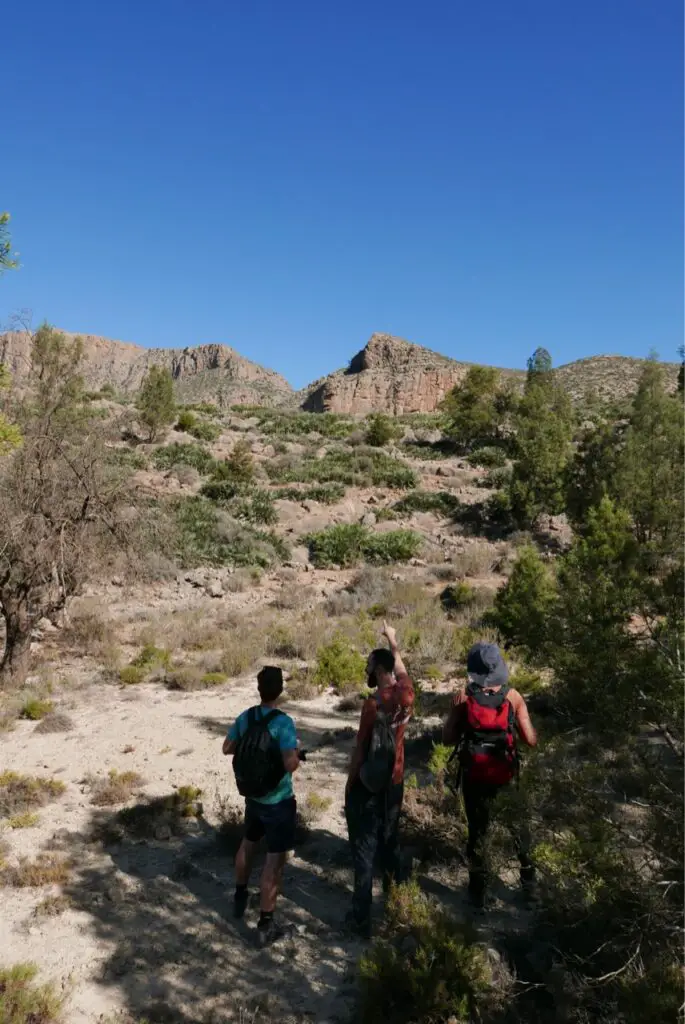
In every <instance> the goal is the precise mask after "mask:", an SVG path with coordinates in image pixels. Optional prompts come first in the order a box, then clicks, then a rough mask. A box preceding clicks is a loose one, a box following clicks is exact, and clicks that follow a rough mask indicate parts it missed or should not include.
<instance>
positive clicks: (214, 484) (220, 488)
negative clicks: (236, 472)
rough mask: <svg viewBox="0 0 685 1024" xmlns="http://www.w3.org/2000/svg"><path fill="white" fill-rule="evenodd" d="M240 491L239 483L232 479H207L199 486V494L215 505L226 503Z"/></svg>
mask: <svg viewBox="0 0 685 1024" xmlns="http://www.w3.org/2000/svg"><path fill="white" fill-rule="evenodd" d="M240 492H241V485H240V484H238V483H236V482H235V481H234V480H208V481H207V483H206V484H203V485H202V487H201V488H200V494H201V495H203V497H205V498H209V500H210V501H214V502H216V504H217V505H226V504H228V503H229V502H231V501H232V500H233V498H235V497H237V496H238V494H240Z"/></svg>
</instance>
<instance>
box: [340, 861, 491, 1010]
mask: <svg viewBox="0 0 685 1024" xmlns="http://www.w3.org/2000/svg"><path fill="white" fill-rule="evenodd" d="M359 973H360V982H361V994H360V1006H359V1013H358V1014H357V1015H356V1019H357V1020H358V1021H359V1022H360V1024H376V1022H377V1021H379V1020H382V1021H384V1024H415V1022H419V1021H421V1022H426V1024H429V1022H436V1024H437V1022H442V1021H447V1020H448V1018H449V1019H450V1020H452V1019H453V1020H455V1021H457V1022H458V1024H466V1022H467V1021H472V1020H482V1019H483V1017H484V1015H485V1014H486V1013H487V1012H488V1011H494V1010H495V1008H496V1006H497V1004H498V1003H499V1002H500V1001H502V1000H503V997H504V993H502V992H501V991H498V990H497V989H496V987H495V986H494V984H493V976H492V968H491V967H490V964H489V961H488V958H487V954H486V951H485V949H484V947H483V945H482V944H478V945H476V944H475V943H474V942H473V941H472V939H471V936H470V935H469V933H468V930H467V928H466V926H464V925H462V924H460V923H458V922H457V921H455V920H454V919H453V918H452V917H451V916H450V915H449V914H448V913H447V912H446V911H445V910H444V909H443V908H442V907H441V906H437V905H435V904H433V903H431V902H430V901H429V899H428V897H427V896H425V895H424V894H423V893H422V892H421V889H420V887H419V884H418V882H416V881H411V882H408V883H406V884H405V885H398V886H393V887H392V889H391V892H390V896H389V899H388V901H387V904H386V927H385V936H384V937H383V938H381V939H378V940H376V941H375V942H374V944H373V946H372V947H371V949H370V950H369V952H367V953H365V954H364V955H363V956H362V958H361V960H360V963H359Z"/></svg>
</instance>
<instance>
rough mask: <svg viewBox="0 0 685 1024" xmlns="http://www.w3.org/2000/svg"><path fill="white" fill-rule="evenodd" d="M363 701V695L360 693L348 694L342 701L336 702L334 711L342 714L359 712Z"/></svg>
mask: <svg viewBox="0 0 685 1024" xmlns="http://www.w3.org/2000/svg"><path fill="white" fill-rule="evenodd" d="M363 699H364V694H362V693H349V694H347V696H346V697H343V698H342V700H339V701H338V703H337V705H336V708H335V710H336V711H340V712H342V713H345V712H348V711H361V706H362V700H363Z"/></svg>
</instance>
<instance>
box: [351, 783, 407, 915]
mask: <svg viewBox="0 0 685 1024" xmlns="http://www.w3.org/2000/svg"><path fill="white" fill-rule="evenodd" d="M403 793H404V783H403V782H400V783H399V784H398V785H393V786H391V787H390V788H389V789H387V790H385V792H383V793H371V792H370V791H369V790H368V789H367V788H366V786H364V785H363V784H362V783H361V782H359V781H357V782H355V783H354V784H353V786H352V788H351V789H350V793H349V796H348V798H347V801H346V803H345V817H346V818H347V829H348V832H349V837H350V846H351V847H352V863H353V866H354V896H353V898H352V910H353V913H354V916H355V917H356V919H357V920H358V921H364V920H365V919H366V918H367V917H368V916H369V914H370V912H371V899H372V887H373V869H374V862H375V860H376V855H378V858H379V861H380V866H381V870H382V872H383V876H384V882H385V881H388V880H389V879H391V878H394V877H396V876H397V874H398V871H399V849H398V842H397V831H398V827H399V823H400V811H401V809H402V796H403Z"/></svg>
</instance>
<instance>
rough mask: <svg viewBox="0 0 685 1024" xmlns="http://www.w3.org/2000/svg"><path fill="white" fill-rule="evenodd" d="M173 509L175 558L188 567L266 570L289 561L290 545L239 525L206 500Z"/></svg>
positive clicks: (180, 502) (197, 499) (188, 500)
mask: <svg viewBox="0 0 685 1024" xmlns="http://www.w3.org/2000/svg"><path fill="white" fill-rule="evenodd" d="M173 509H174V518H175V523H174V525H175V554H176V557H177V559H178V561H179V563H180V564H181V565H182V566H184V567H186V566H187V567H194V566H198V565H235V566H248V565H252V566H262V567H264V568H266V567H268V566H270V565H273V564H275V563H277V562H280V561H283V560H284V559H285V558H287V555H288V548H287V545H286V544H285V543H284V542H283V541H282V540H281V539H280V538H279V537H277V536H276V535H275V534H272V533H266V532H264V531H260V530H255V529H254V528H252V527H250V526H249V525H247V524H245V523H239V522H238V521H237V520H236V519H232V518H231V517H230V516H228V515H227V514H226V513H225V512H224V511H223V510H222V509H220V508H217V506H216V505H215V504H214V503H213V502H211V501H210V500H209V499H208V498H206V497H202V496H199V497H189V498H182V499H179V500H178V501H176V502H175V503H174V505H173Z"/></svg>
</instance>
